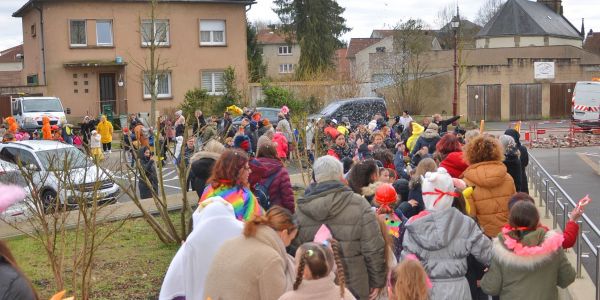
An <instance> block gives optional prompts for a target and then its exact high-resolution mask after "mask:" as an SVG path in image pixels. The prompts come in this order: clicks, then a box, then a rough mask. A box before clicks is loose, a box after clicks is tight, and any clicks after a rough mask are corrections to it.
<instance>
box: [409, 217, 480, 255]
mask: <svg viewBox="0 0 600 300" xmlns="http://www.w3.org/2000/svg"><path fill="white" fill-rule="evenodd" d="M464 218H465V216H464V215H463V214H462V213H460V212H459V211H458V210H456V209H455V208H449V209H443V210H439V211H425V213H421V214H419V215H417V216H414V217H412V218H411V219H410V220H409V221H408V224H407V225H406V230H407V231H408V232H409V233H410V236H411V238H413V239H414V240H415V242H416V243H417V244H418V245H419V246H420V247H421V248H423V249H425V250H428V251H435V250H439V249H442V248H445V247H447V246H448V245H449V244H450V242H451V241H452V240H453V239H454V238H455V237H456V236H457V235H458V234H460V232H461V230H463V229H462V227H463V226H468V223H467V222H464Z"/></svg>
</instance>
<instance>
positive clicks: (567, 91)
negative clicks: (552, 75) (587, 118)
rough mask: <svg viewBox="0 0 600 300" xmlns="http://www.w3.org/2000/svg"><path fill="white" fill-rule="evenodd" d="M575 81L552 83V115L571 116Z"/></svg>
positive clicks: (552, 116)
mask: <svg viewBox="0 0 600 300" xmlns="http://www.w3.org/2000/svg"><path fill="white" fill-rule="evenodd" d="M574 89H575V83H552V84H550V117H551V118H557V119H562V118H570V117H571V99H572V98H573V90H574Z"/></svg>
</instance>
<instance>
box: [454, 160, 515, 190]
mask: <svg viewBox="0 0 600 300" xmlns="http://www.w3.org/2000/svg"><path fill="white" fill-rule="evenodd" d="M506 174H507V171H506V166H505V165H504V164H503V163H502V162H501V161H486V162H481V163H477V164H474V165H471V166H469V167H468V168H467V169H466V170H465V172H464V173H463V177H464V178H465V179H466V180H467V181H470V182H472V183H474V184H475V185H477V186H481V187H485V188H493V187H497V186H499V185H501V184H502V183H503V182H504V177H505V176H506Z"/></svg>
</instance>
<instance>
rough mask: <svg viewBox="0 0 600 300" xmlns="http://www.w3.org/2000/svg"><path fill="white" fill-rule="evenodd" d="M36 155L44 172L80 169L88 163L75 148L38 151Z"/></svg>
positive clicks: (83, 155) (85, 157) (86, 158)
mask: <svg viewBox="0 0 600 300" xmlns="http://www.w3.org/2000/svg"><path fill="white" fill-rule="evenodd" d="M37 155H38V157H39V159H40V161H41V163H42V166H43V167H44V169H46V170H56V171H60V170H70V169H80V168H86V167H87V166H88V163H89V160H88V157H87V156H85V154H83V152H81V151H79V150H78V149H77V148H75V147H67V148H60V149H52V150H45V151H39V152H37Z"/></svg>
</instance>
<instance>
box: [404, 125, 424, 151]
mask: <svg viewBox="0 0 600 300" xmlns="http://www.w3.org/2000/svg"><path fill="white" fill-rule="evenodd" d="M423 131H425V127H423V126H421V124H419V123H417V122H412V135H411V136H410V137H409V138H408V140H407V141H406V149H408V151H409V152H412V151H413V149H414V148H415V144H416V143H417V140H418V139H419V137H420V136H421V134H422V133H423ZM417 151H418V150H417Z"/></svg>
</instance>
